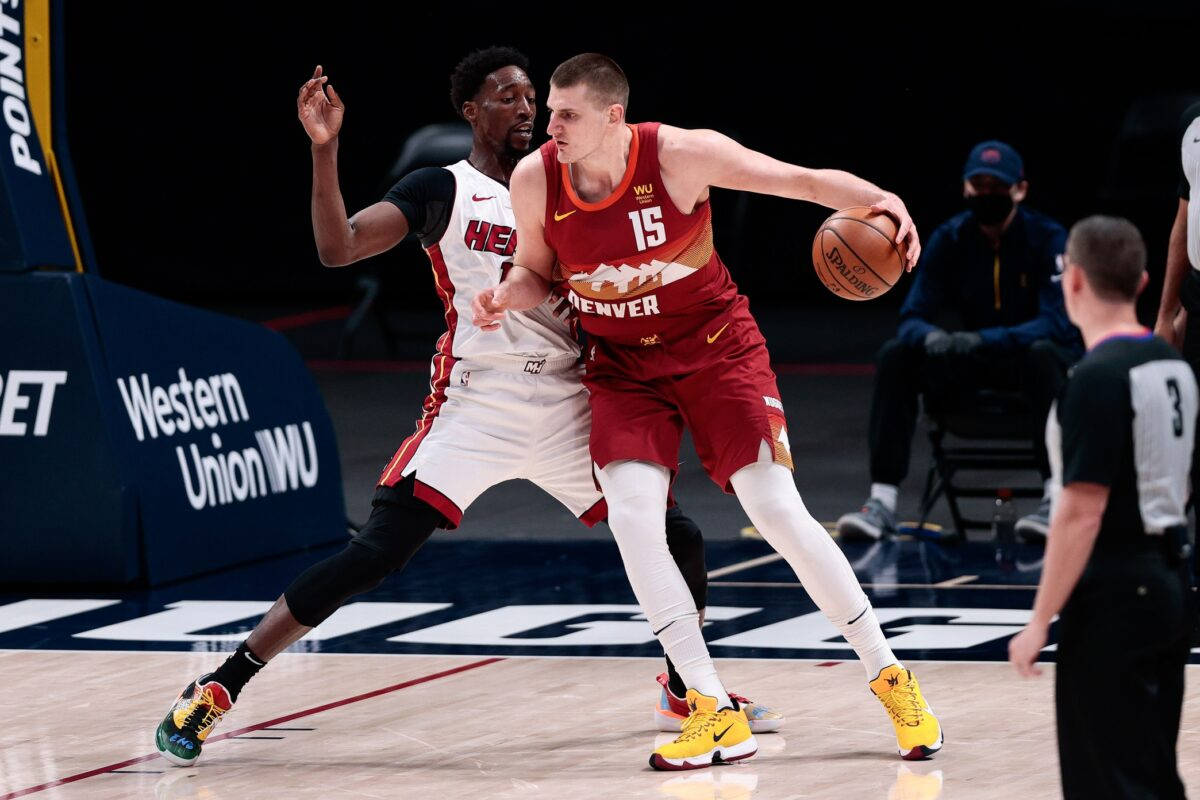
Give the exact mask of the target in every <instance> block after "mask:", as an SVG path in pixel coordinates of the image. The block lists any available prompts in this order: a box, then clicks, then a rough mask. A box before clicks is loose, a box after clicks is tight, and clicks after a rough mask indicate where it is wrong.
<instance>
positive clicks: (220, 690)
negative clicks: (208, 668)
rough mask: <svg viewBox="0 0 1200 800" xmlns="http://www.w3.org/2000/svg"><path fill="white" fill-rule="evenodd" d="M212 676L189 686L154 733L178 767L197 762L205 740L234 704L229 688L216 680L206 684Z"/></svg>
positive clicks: (165, 755) (164, 754)
mask: <svg viewBox="0 0 1200 800" xmlns="http://www.w3.org/2000/svg"><path fill="white" fill-rule="evenodd" d="M208 677H209V676H208V675H202V676H200V677H199V678H197V679H196V680H194V681H192V682H191V683H189V684H188V685H187V688H186V689H184V690H183V692H182V693H181V694H180V695H179V698H178V699H176V700H175V705H173V706H172V707H171V710H170V711H168V712H167V716H166V718H165V719H163V721H162V722H161V723H159V726H158V730H157V731H155V733H154V744H155V746H156V747H157V748H158V752H159V755H161V756H162V757H163V758H165V759H166V760H167V761H170V762H171V763H172V764H174V765H175V766H177V767H187V766H190V765H192V764H195V763H196V759H198V758H199V757H200V748H201V746H202V745H203V744H204V740H205V739H207V738H208V735H209V734H210V733H212V729H213V728H214V727H216V725H217V723H218V722H220V721H221V717H223V716H225V714H226V712H228V711H229V709H230V708H231V707H232V706H233V701H232V700H230V699H229V692H228V691H227V690H226V689H225V687H224V686H222V685H221V684H219V683H217V682H216V681H211V680H210V681H208V682H207V683H205V682H204V680H205V678H208Z"/></svg>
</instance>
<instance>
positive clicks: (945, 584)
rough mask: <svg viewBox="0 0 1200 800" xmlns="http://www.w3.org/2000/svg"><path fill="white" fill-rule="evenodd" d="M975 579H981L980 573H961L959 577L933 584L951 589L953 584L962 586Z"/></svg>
mask: <svg viewBox="0 0 1200 800" xmlns="http://www.w3.org/2000/svg"><path fill="white" fill-rule="evenodd" d="M975 580H979V576H978V575H959V576H958V577H957V578H951V579H950V580H947V581H941V582H940V583H935V584H934V585H933V586H934V588H936V589H949V588H950V587H951V586H961V585H962V584H964V583H970V582H971V581H975Z"/></svg>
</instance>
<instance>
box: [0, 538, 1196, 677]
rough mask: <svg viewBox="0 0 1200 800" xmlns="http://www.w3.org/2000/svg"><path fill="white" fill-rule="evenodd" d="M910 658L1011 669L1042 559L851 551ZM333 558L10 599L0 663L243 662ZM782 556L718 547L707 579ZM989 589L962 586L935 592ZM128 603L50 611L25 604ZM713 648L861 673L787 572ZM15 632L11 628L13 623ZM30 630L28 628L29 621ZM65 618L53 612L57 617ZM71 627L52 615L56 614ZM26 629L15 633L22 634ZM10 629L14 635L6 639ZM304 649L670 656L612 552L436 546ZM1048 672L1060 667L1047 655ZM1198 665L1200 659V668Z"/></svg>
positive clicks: (729, 614) (719, 633) (738, 577)
mask: <svg viewBox="0 0 1200 800" xmlns="http://www.w3.org/2000/svg"><path fill="white" fill-rule="evenodd" d="M842 547H843V549H844V550H845V551H846V554H847V556H848V558H849V559H850V562H851V564H852V565H853V566H854V568H855V571H856V573H857V574H858V577H859V580H860V581H862V582H863V584H864V586H865V587H866V590H867V593H868V595H869V596H870V598H871V601H872V603H874V605H875V607H876V613H877V615H878V616H879V619H880V622H881V624H882V625H883V627H884V630H885V632H886V633H887V634H888V637H889V640H890V641H891V643H892V646H893V648H894V649H895V650H896V652H897V654H898V655H899V656H900V657H901V658H903V659H910V660H917V659H932V660H969V661H973V660H977V661H1002V660H1004V659H1005V658H1006V656H1007V643H1008V639H1009V637H1011V636H1012V635H1013V634H1014V633H1015V632H1016V631H1018V630H1019V629H1020V627H1021V626H1022V625H1023V624H1024V622H1025V621H1026V620H1027V619H1028V616H1029V609H1030V607H1031V605H1032V603H1033V595H1034V592H1033V588H1034V587H1035V586H1036V584H1037V580H1038V576H1039V566H1040V557H1041V550H1040V548H1034V547H1028V546H1023V547H1022V549H1021V550H1020V551H1019V552H1018V554H1017V559H1016V566H1015V567H1013V568H1011V569H1003V568H1001V567H1000V566H998V565H997V563H996V559H995V553H994V548H993V547H991V546H990V545H988V544H986V543H967V544H962V545H957V546H941V545H937V544H932V543H928V542H921V541H894V542H880V543H843V544H842ZM336 549H337V548H336V547H324V548H317V549H314V550H310V551H307V552H304V553H300V554H296V555H291V556H287V557H283V558H278V559H273V560H270V561H267V562H263V563H260V564H255V565H251V566H246V567H242V568H238V569H234V570H228V571H225V572H223V573H221V574H217V575H209V576H205V577H201V578H196V579H192V580H188V581H184V582H180V583H178V584H175V585H173V586H170V587H167V588H160V589H153V590H140V591H126V592H115V593H105V592H93V593H82V594H80V593H76V594H73V595H71V594H63V593H58V594H56V593H54V592H48V593H46V594H45V595H42V596H41V597H31V596H29V595H15V594H8V595H0V649H48V650H167V651H171V650H176V651H200V652H223V651H230V650H233V649H234V648H235V647H236V646H237V643H238V642H239V641H240V640H241V639H242V638H244V636H245V635H246V633H247V632H248V631H249V630H250V629H251V628H252V627H253V625H254V624H255V622H257V619H258V617H259V615H260V614H261V613H262V611H263V610H264V609H265V608H267V607H268V606H269V605H270V603H271V602H272V601H273V600H274V598H275V597H277V596H278V595H279V593H280V592H282V590H283V588H284V587H285V586H286V585H287V584H288V582H289V581H290V580H291V579H292V578H293V577H295V576H296V575H297V574H299V572H300V571H301V570H303V569H304V568H305V567H307V566H308V565H309V564H311V563H313V562H315V561H317V560H319V559H320V558H324V557H325V556H328V555H330V554H332V553H333V552H336ZM770 552H771V551H770V550H769V548H768V547H767V545H766V544H764V543H763V542H760V541H752V540H742V541H720V542H710V543H709V545H708V551H707V560H708V564H709V567H710V568H712V569H717V568H720V567H725V566H728V565H734V564H738V563H740V562H744V561H749V560H751V559H754V558H758V557H760V556H763V555H767V554H769V553H770ZM964 574H970V575H977V576H979V577H978V578H977V579H975V580H973V581H971V582H970V583H966V584H962V585H959V586H954V587H943V588H939V587H935V586H933V584H936V583H940V582H942V581H947V580H951V579H953V578H956V577H959V576H961V575H964ZM37 599H43V600H56V601H62V600H73V601H80V600H91V601H117V602H115V603H112V602H109V603H108V604H104V603H101V602H93V603H81V602H74V603H69V604H68V603H58V604H46V605H45V608H46V609H47V611H46V612H45V613H41V612H39V613H29V612H31V611H38V609H37V608H33V607H32V606H31V604H29V603H23V604H22V605H21V606H15V605H12V606H10V604H14V603H18V602H21V601H29V600H37ZM709 606H710V613H709V615H708V616H709V624H708V625H707V626H706V631H705V636H706V638H707V640H708V641H709V643H710V646H711V649H712V652H713V655H714V656H717V657H722V658H730V657H751V658H811V659H816V660H820V661H844V660H847V659H853V657H854V656H853V652H852V651H851V650H850V649H849V647H848V646H847V645H846V644H845V642H844V641H843V640H842V639H841V638H840V636H838V634H837V633H836V631H835V630H834V629H833V628H832V627H831V626H830V625H829V624H828V622H826V621H825V620H824V618H823V617H822V616H821V615H820V614H819V613H818V612H817V610H816V608H815V606H814V605H813V603H812V601H811V600H810V599H809V597H808V595H807V594H806V593H805V592H804V590H803V588H801V587H800V586H799V585H798V584H797V581H796V578H795V575H794V574H792V572H791V570H790V568H788V566H787V565H786V564H785V563H784V562H782V561H776V562H772V563H767V564H760V565H757V566H752V567H750V568H747V569H741V570H737V571H735V572H733V573H729V574H724V575H722V576H721V577H720V578H719V579H717V580H714V581H713V585H712V586H711V588H710V590H709ZM6 608H11V609H13V610H11V611H9V612H8V616H7V619H8V620H9V621H10V622H11V625H6V624H5V621H6ZM20 609H24V612H25V617H24V619H27V620H28V621H29V622H31V623H32V624H23V625H19V626H16V625H17V623H20V622H21V621H22V620H21V619H17V614H18V610H20ZM51 612H53V613H51ZM56 613H58V614H61V615H59V616H55V614H56ZM13 626H15V627H13ZM6 628H9V629H6ZM316 633H317V635H316V636H315V637H314V638H313V639H311V640H305V641H301V642H299V643H297V645H296V646H295V648H294V649H296V650H298V651H302V652H321V653H377V654H388V653H395V654H469V655H477V654H485V655H509V656H513V655H516V656H521V655H547V656H586V657H598V656H658V655H660V654H661V651H660V649H659V647H658V644H657V643H656V642H655V641H654V639H653V636H652V635H651V633H650V629H649V626H648V625H647V624H646V622H645V620H644V618H643V617H642V616H641V615H640V613H639V612H638V609H637V605H636V601H635V599H634V597H633V593H632V592H631V591H630V589H629V585H628V583H627V582H626V579H625V574H624V570H623V569H622V567H621V562H620V559H619V556H618V553H617V550H616V547H615V545H613V543H612V542H607V541H595V540H592V541H575V542H556V543H537V542H495V541H475V540H455V539H454V537H453V535H447V536H445V537H440V538H437V539H435V540H434V541H432V542H430V543H429V544H428V545H427V546H426V547H425V548H423V549H422V550H421V552H419V553H418V554H417V556H416V557H415V558H414V559H413V561H412V562H411V563H410V564H409V566H408V568H407V569H406V570H405V571H404V572H403V573H402V574H400V575H397V576H393V577H392V578H390V579H389V580H387V581H386V582H385V583H384V585H383V586H381V587H380V588H379V589H377V590H375V591H373V592H370V593H368V594H365V595H362V596H360V597H357V598H355V599H354V601H353V604H352V605H348V606H347V607H345V608H344V609H343V610H341V611H339V614H338V615H335V616H334V617H331V618H330V620H327V622H326V623H325V625H324V626H322V628H319V629H318V630H317V632H316ZM1046 657H1047V658H1052V657H1053V656H1052V653H1048V654H1047V655H1046ZM1193 661H1196V662H1200V657H1197V656H1193Z"/></svg>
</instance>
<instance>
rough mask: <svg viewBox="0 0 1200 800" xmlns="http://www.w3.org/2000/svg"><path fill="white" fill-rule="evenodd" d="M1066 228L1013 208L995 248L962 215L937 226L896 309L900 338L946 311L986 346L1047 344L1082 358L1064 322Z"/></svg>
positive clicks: (913, 340)
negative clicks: (1063, 267)
mask: <svg viewBox="0 0 1200 800" xmlns="http://www.w3.org/2000/svg"><path fill="white" fill-rule="evenodd" d="M1066 243H1067V231H1066V229H1065V228H1063V226H1062V225H1059V224H1058V223H1057V222H1055V221H1054V220H1053V219H1051V218H1050V217H1047V216H1046V215H1045V214H1041V213H1039V212H1037V211H1033V210H1032V209H1029V208H1026V207H1025V206H1018V207H1017V214H1016V216H1015V217H1014V218H1013V222H1012V225H1010V226H1009V228H1008V230H1006V231H1005V232H1004V235H1003V236H1002V237H1001V239H1000V249H999V251H996V250H993V249H992V245H991V243H990V242H988V240H987V239H986V238H984V236H983V232H982V231H980V230H979V225H978V224H977V223H976V222H975V217H974V215H972V213H971V212H970V211H964V212H963V213H961V214H958V215H957V216H954V217H951V218H950V219H948V220H947V221H946V222H944V223H942V224H941V225H940V226H938V228H937V229H936V230H935V231H934V232H933V235H932V236H930V237H929V241H928V242H927V243H926V244H925V247H924V249H923V250H922V251H921V260H920V261H919V262H918V264H917V268H916V270H915V272H916V279H915V280H914V281H913V285H912V288H911V289H910V290H909V292H908V297H907V298H905V300H904V305H903V306H902V307H901V308H900V331H899V336H900V338H901V339H902V340H903V341H905V342H906V343H908V344H913V345H916V344H919V343H920V342H921V341H922V340H923V339H924V338H925V334H927V333H929V332H930V331H931V330H933V329H934V328H935V327H938V326H936V325H934V324H933V322H932V320H934V319H935V318H937V317H939V316H940V315H942V314H943V313H945V312H947V311H951V312H957V313H958V314H960V315H961V317H962V327H963V329H964V330H969V331H977V332H978V333H979V335H980V336H982V337H983V343H984V345H985V346H986V347H988V348H990V349H992V350H994V351H997V352H1005V351H1013V350H1018V349H1022V348H1026V347H1028V346H1029V345H1030V344H1032V343H1033V342H1034V341H1036V340H1038V339H1050V340H1052V341H1054V342H1057V343H1058V344H1060V345H1063V346H1065V347H1067V348H1068V349H1070V350H1075V351H1078V352H1079V353H1082V351H1083V346H1082V341H1081V340H1080V338H1079V333H1078V331H1077V330H1076V329H1075V327H1074V326H1073V325H1071V322H1070V321H1069V320H1068V319H1067V311H1066V308H1065V307H1064V306H1063V297H1062V284H1061V277H1062V276H1061V272H1062V266H1061V264H1062V259H1061V254H1062V253H1063V251H1064V250H1066Z"/></svg>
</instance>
